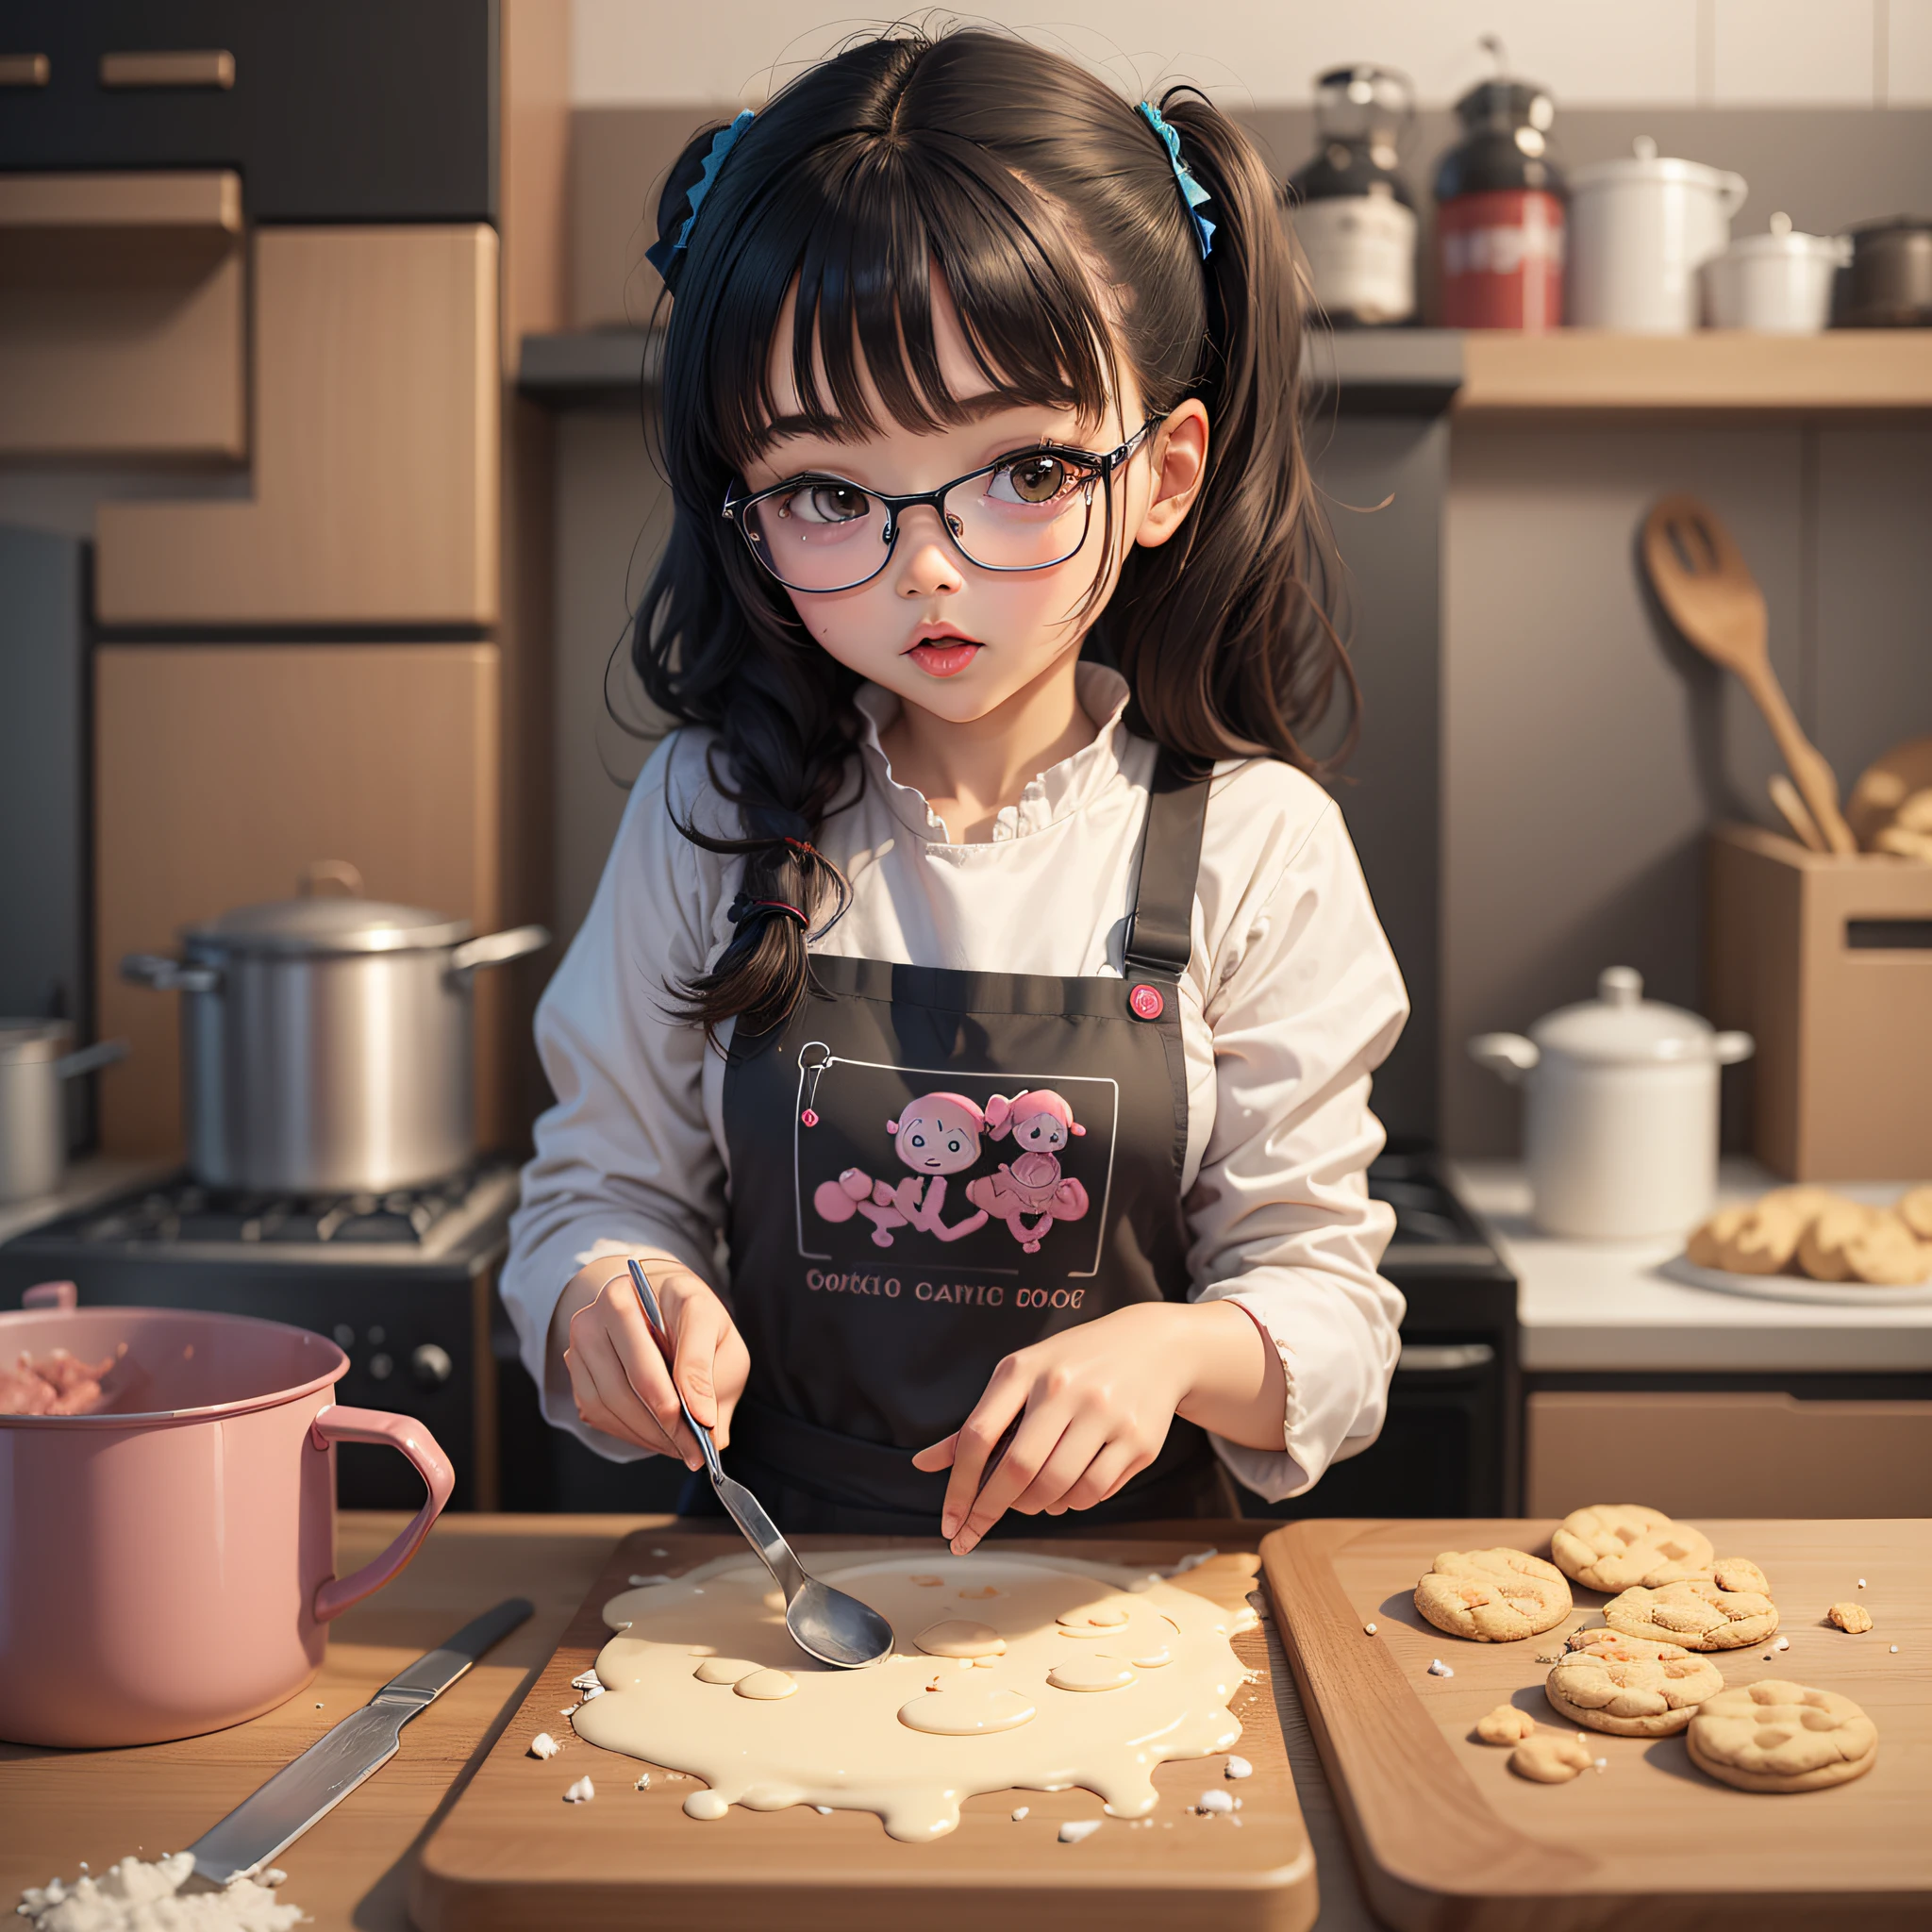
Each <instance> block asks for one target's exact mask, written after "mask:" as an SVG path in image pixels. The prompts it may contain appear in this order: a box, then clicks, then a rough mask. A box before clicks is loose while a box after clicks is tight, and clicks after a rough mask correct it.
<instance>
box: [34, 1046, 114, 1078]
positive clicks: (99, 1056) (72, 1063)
mask: <svg viewBox="0 0 1932 1932" xmlns="http://www.w3.org/2000/svg"><path fill="white" fill-rule="evenodd" d="M133 1051H134V1049H133V1048H132V1047H131V1046H129V1045H128V1043H127V1042H126V1041H125V1040H102V1041H96V1042H95V1043H94V1044H93V1045H92V1046H84V1047H82V1048H81V1050H80V1051H79V1052H78V1053H71V1054H69V1055H68V1056H67V1057H66V1058H65V1059H58V1060H56V1061H55V1062H54V1077H55V1079H57V1080H72V1079H73V1078H75V1075H76V1074H92V1073H95V1072H97V1071H98V1070H99V1069H100V1068H102V1067H111V1066H112V1065H113V1064H114V1062H115V1061H116V1060H125V1058H127V1056H128V1055H129V1054H131V1053H132V1052H133Z"/></svg>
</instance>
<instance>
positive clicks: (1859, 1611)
mask: <svg viewBox="0 0 1932 1932" xmlns="http://www.w3.org/2000/svg"><path fill="white" fill-rule="evenodd" d="M1824 1614H1825V1616H1826V1617H1827V1618H1828V1619H1829V1620H1830V1621H1831V1622H1832V1623H1834V1624H1837V1625H1838V1627H1839V1628H1840V1630H1849V1631H1850V1632H1851V1633H1852V1635H1853V1636H1854V1637H1862V1636H1863V1635H1864V1634H1865V1632H1866V1631H1868V1630H1869V1629H1871V1627H1872V1612H1871V1611H1870V1610H1868V1609H1867V1608H1866V1607H1865V1606H1864V1605H1863V1604H1833V1605H1832V1607H1830V1609H1828V1610H1826V1611H1825V1613H1824Z"/></svg>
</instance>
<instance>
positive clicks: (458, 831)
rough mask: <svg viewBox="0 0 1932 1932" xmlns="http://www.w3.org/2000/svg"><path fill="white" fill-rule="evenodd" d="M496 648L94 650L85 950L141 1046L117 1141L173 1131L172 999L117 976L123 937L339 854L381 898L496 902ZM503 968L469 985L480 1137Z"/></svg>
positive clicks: (160, 934) (110, 1094) (499, 1100)
mask: <svg viewBox="0 0 1932 1932" xmlns="http://www.w3.org/2000/svg"><path fill="white" fill-rule="evenodd" d="M498 680H499V661H498V651H497V647H496V646H495V645H494V644H484V643H467V644H380V643H371V644H268V645H250V644H185V645H173V644H119V645H111V646H107V647H104V648H102V649H100V650H98V651H97V652H96V653H95V658H94V731H95V760H94V770H95V804H94V812H95V838H94V842H95V866H96V879H97V883H98V891H97V894H96V901H95V903H96V907H97V914H96V918H97V927H96V932H95V956H96V974H97V985H98V988H99V1013H100V1031H101V1033H102V1034H103V1035H122V1036H125V1038H127V1039H128V1040H130V1041H132V1042H133V1044H134V1053H133V1057H132V1058H130V1059H128V1060H126V1061H125V1062H123V1063H122V1064H121V1065H120V1066H118V1067H113V1068H110V1069H109V1070H108V1073H107V1074H105V1075H104V1076H103V1080H102V1089H101V1107H102V1119H101V1134H102V1143H103V1146H104V1147H105V1149H106V1150H107V1151H108V1152H109V1153H113V1154H128V1155H136V1154H138V1155H145V1156H166V1155H171V1154H174V1153H176V1152H178V1151H179V1150H180V1148H181V1145H182V1136H181V1123H180V1079H179V1071H178V1069H179V1045H178V1043H179V1026H178V1017H177V1010H176V1008H177V1005H178V1002H177V1000H176V998H175V996H174V995H172V994H158V993H154V992H150V991H146V990H145V989H143V988H141V987H134V986H129V985H126V984H125V983H124V982H123V981H122V979H121V977H120V972H119V968H120V962H121V959H122V957H123V956H124V955H125V954H127V953H132V952H162V953H172V952H174V951H175V949H176V946H177V943H178V939H177V935H178V933H179V930H180V928H181V927H182V926H183V925H185V924H190V923H192V922H194V921H198V920H203V919H208V918H210V917H212V916H213V915H215V914H217V913H220V912H222V911H224V910H225V909H226V908H229V907H231V906H242V905H247V904H250V903H252V902H255V901H259V900H265V899H286V898H290V897H291V896H293V893H294V891H295V882H296V877H297V874H299V873H300V872H301V871H302V869H303V868H304V867H305V866H306V865H308V864H309V863H310V862H311V861H313V860H316V859H323V858H337V859H347V860H349V861H350V862H351V863H352V864H354V865H355V866H356V867H357V868H358V870H359V871H360V873H361V874H362V878H363V882H364V884H365V886H366V888H367V891H368V893H369V896H370V897H371V898H374V899H387V900H391V901H396V902H400V903H401V904H404V905H408V906H422V907H427V908H431V909H432V910H434V911H438V912H443V913H447V914H450V915H451V916H453V917H460V918H464V919H468V920H469V921H470V922H471V923H472V924H473V925H474V926H475V929H476V930H477V931H478V932H479V933H480V932H488V931H490V930H491V929H492V928H493V927H494V926H495V925H496V924H498V922H499V919H500V917H501V913H502V907H501V903H500V885H499V881H500V879H501V876H502V865H501V855H500V852H499V829H498V827H499V813H498V774H499V770H500V753H499V735H500V734H499V728H498V726H499V720H498V712H499V708H500V706H499V699H498ZM505 981H506V975H505V974H478V975H477V984H476V1041H477V1061H476V1094H477V1133H478V1138H479V1141H481V1143H482V1144H483V1145H485V1146H490V1145H494V1144H500V1143H501V1142H502V1141H504V1140H505V1138H506V1137H507V1134H508V1132H509V1130H510V1129H509V1123H508V1118H507V1108H506V1101H505V1085H506V1076H505V1058H506V1038H505V1035H506V1028H505V1025H504V1009H503V1001H504V998H505V991H506V989H505Z"/></svg>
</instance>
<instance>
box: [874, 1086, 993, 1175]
mask: <svg viewBox="0 0 1932 1932" xmlns="http://www.w3.org/2000/svg"><path fill="white" fill-rule="evenodd" d="M895 1144H896V1145H897V1147H898V1150H899V1158H900V1159H901V1160H903V1161H904V1162H905V1163H906V1165H907V1166H908V1167H909V1168H910V1169H911V1170H912V1171H913V1173H914V1174H962V1173H964V1172H965V1170H966V1169H967V1168H969V1167H971V1166H972V1165H973V1163H974V1161H975V1160H977V1159H978V1158H979V1123H978V1122H977V1121H975V1120H974V1118H973V1117H972V1115H970V1114H969V1113H968V1112H967V1111H966V1110H965V1108H961V1107H958V1106H956V1105H955V1104H954V1103H953V1102H952V1101H950V1100H942V1099H941V1098H940V1097H939V1096H938V1095H937V1094H931V1093H929V1094H927V1095H926V1097H925V1098H924V1100H915V1101H914V1102H913V1103H912V1107H911V1110H910V1111H909V1112H908V1113H906V1114H904V1115H902V1116H901V1117H900V1120H899V1123H898V1133H897V1136H896V1140H895Z"/></svg>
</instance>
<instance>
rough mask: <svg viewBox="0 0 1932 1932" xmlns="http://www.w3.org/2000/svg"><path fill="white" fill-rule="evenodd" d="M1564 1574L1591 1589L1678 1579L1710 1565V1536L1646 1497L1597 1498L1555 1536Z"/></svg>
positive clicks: (1560, 1526)
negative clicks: (1631, 1500)
mask: <svg viewBox="0 0 1932 1932" xmlns="http://www.w3.org/2000/svg"><path fill="white" fill-rule="evenodd" d="M1550 1554H1551V1556H1552V1557H1555V1558H1556V1561H1557V1568H1558V1569H1559V1570H1560V1571H1562V1573H1563V1574H1564V1575H1566V1576H1568V1577H1571V1578H1573V1579H1574V1581H1576V1582H1578V1583H1580V1584H1582V1585H1583V1586H1584V1587H1585V1588H1586V1589H1588V1590H1601V1591H1618V1590H1628V1589H1630V1588H1631V1587H1632V1586H1633V1585H1635V1584H1646V1585H1656V1584H1659V1583H1674V1582H1676V1581H1677V1580H1678V1579H1679V1578H1680V1577H1687V1576H1702V1575H1705V1574H1708V1572H1709V1569H1710V1561H1711V1556H1712V1551H1711V1547H1710V1539H1709V1538H1708V1537H1707V1536H1706V1535H1705V1534H1704V1532H1703V1531H1702V1530H1701V1529H1692V1528H1691V1527H1690V1526H1689V1525H1688V1524H1682V1523H1674V1522H1673V1521H1672V1520H1671V1518H1670V1517H1668V1516H1666V1515H1665V1514H1664V1512H1663V1511H1662V1510H1661V1509H1648V1508H1645V1507H1643V1506H1642V1505H1641V1504H1640V1503H1592V1504H1591V1505H1590V1506H1589V1507H1587V1508H1583V1509H1573V1510H1572V1511H1571V1512H1570V1514H1569V1515H1568V1516H1566V1517H1564V1519H1563V1520H1562V1522H1561V1523H1559V1524H1557V1528H1556V1531H1555V1533H1554V1534H1553V1535H1552V1536H1551V1538H1550Z"/></svg>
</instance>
